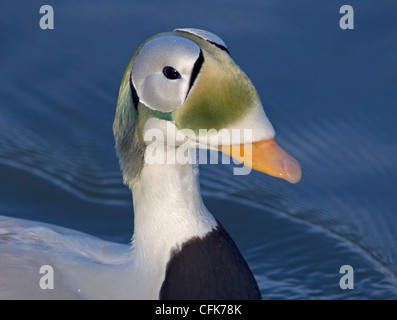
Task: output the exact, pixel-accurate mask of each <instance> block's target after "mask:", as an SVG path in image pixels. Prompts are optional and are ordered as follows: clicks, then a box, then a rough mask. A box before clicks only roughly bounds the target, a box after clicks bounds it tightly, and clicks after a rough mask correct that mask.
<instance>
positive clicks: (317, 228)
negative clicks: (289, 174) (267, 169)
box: [0, 0, 397, 299]
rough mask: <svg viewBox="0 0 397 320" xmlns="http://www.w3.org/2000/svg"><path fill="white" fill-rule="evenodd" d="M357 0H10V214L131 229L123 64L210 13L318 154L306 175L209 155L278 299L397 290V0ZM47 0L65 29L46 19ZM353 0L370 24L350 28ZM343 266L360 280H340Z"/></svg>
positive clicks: (212, 24) (280, 112)
mask: <svg viewBox="0 0 397 320" xmlns="http://www.w3.org/2000/svg"><path fill="white" fill-rule="evenodd" d="M347 2H348V3H347ZM347 2H346V1H327V2H326V1H315V0H305V1H299V2H298V1H295V2H292V1H286V0H277V1H275V0H273V1H263V0H255V1H248V2H247V1H236V0H233V1H232V0H227V1H226V0H221V1H207V0H202V1H199V2H195V4H194V5H193V4H192V2H190V1H181V0H175V1H146V0H145V1H144V0H141V1H137V0H134V1H127V0H123V1H116V2H109V1H104V0H98V1H95V3H94V2H88V1H72V0H71V1H67V2H66V1H63V2H59V1H46V2H45V3H44V2H42V1H36V0H23V1H18V2H11V1H8V2H6V1H2V2H0V57H1V59H0V215H6V216H11V217H19V218H25V219H30V220H37V221H43V222H48V223H53V224H57V225H61V226H65V227H69V228H73V229H76V230H80V231H83V232H87V233H90V234H93V235H96V236H98V237H100V238H103V239H107V240H112V241H116V242H122V243H128V242H129V240H130V237H131V235H132V230H133V216H132V214H133V210H132V203H131V194H130V192H129V190H128V189H127V188H125V187H124V186H123V184H122V178H121V175H120V171H119V166H118V160H117V157H116V155H115V151H114V141H113V134H112V122H113V117H114V112H115V105H116V100H117V95H118V89H119V85H120V81H121V77H122V75H123V72H124V69H125V67H126V65H127V63H128V61H129V60H130V58H131V56H132V54H133V53H134V51H135V50H136V48H137V47H138V46H139V45H140V44H141V43H142V42H143V41H144V40H146V39H147V38H148V37H150V36H152V35H154V34H156V33H159V32H163V31H169V30H173V29H174V28H177V27H196V28H203V29H206V30H209V31H212V32H214V33H216V34H218V35H219V36H221V37H222V38H223V40H225V42H226V43H227V45H228V48H229V49H230V51H231V54H232V56H233V58H234V59H235V61H236V62H237V63H238V64H239V65H240V66H241V68H242V69H243V70H244V71H245V72H246V73H247V74H248V75H249V77H250V78H251V80H252V81H253V83H254V85H255V86H256V88H257V90H258V92H259V94H260V96H261V98H262V101H263V104H264V106H265V110H266V113H267V114H268V116H269V118H270V120H271V121H272V123H273V125H274V126H275V129H276V131H277V139H278V141H279V143H280V145H282V146H283V147H284V148H285V149H286V150H288V152H289V153H291V154H292V155H294V157H296V158H297V159H298V160H299V162H300V163H301V165H302V169H303V180H302V181H301V182H300V183H299V184H297V185H290V184H288V183H287V182H285V181H279V180H277V179H274V178H271V177H268V176H265V175H263V174H261V173H257V172H253V173H252V174H250V175H249V176H233V174H232V167H230V166H226V165H202V166H201V167H200V169H201V185H202V193H203V195H204V200H205V202H206V204H207V206H208V208H209V209H210V211H211V212H212V213H213V214H214V215H215V216H216V217H217V218H218V219H219V220H220V221H222V223H223V224H224V226H225V227H226V229H227V230H228V231H229V232H230V234H231V235H232V236H233V238H234V239H235V241H236V243H237V244H238V246H239V247H240V249H241V250H242V252H243V254H244V256H245V257H246V259H247V261H248V263H249V265H250V266H251V268H252V270H253V271H254V274H255V277H256V278H257V280H258V283H259V286H260V289H261V292H262V295H263V298H265V299H396V298H397V210H396V209H397V186H396V181H397V180H396V178H397V161H396V159H397V126H396V123H397V105H396V101H397V55H396V50H397V19H396V14H397V4H396V3H395V1H393V0H390V1H388V0H383V1H382V2H380V1H370V0H360V1H358V0H349V1H347ZM43 4H50V5H52V6H53V7H54V11H55V29H54V30H41V29H40V27H39V19H40V17H41V16H40V14H39V8H40V7H41V6H42V5H43ZM344 4H350V5H351V6H353V8H354V12H355V29H354V30H345V31H343V30H341V29H340V28H339V19H340V17H341V15H340V14H339V8H340V7H341V6H342V5H344ZM343 265H351V266H352V267H353V268H354V271H355V277H354V280H355V287H354V290H341V288H340V287H339V280H340V278H341V276H342V275H341V274H339V269H340V267H341V266H343ZM0 272H1V270H0Z"/></svg>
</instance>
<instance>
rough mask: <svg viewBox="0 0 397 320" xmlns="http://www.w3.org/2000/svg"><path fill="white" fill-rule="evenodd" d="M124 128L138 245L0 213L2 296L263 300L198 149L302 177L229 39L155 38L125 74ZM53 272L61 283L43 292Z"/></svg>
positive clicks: (119, 149) (187, 33)
mask: <svg viewBox="0 0 397 320" xmlns="http://www.w3.org/2000/svg"><path fill="white" fill-rule="evenodd" d="M113 132H114V137H115V148H116V153H117V155H118V158H119V163H120V168H121V172H122V176H123V182H124V184H125V185H126V186H127V187H128V188H130V189H131V191H132V197H133V207H134V232H133V237H132V240H131V243H130V244H129V245H127V244H119V243H113V242H109V241H105V240H101V239H99V238H96V237H94V236H91V235H88V234H84V233H81V232H77V231H74V230H70V229H66V228H62V227H59V226H55V225H49V224H44V223H38V222H33V221H27V220H22V219H14V218H9V217H4V216H3V217H0V257H1V259H0V299H2V298H3V299H4V298H6V299H7V298H12V299H31V298H33V299H38V298H40V299H41V298H42V299H58V298H60V299H65V298H67V299H139V300H179V299H183V300H236V299H238V300H260V299H261V292H260V290H259V287H258V284H257V282H256V280H255V277H254V275H253V273H252V271H251V269H250V267H249V266H248V264H247V262H246V260H245V259H244V257H243V255H242V253H241V252H240V250H239V249H238V247H237V245H236V243H235V242H234V241H233V239H232V238H231V236H230V235H229V234H228V232H227V231H226V230H225V228H224V227H223V226H222V224H221V222H220V221H218V220H217V219H216V218H215V217H214V216H213V215H212V214H211V213H210V212H209V211H208V209H207V208H206V206H205V204H204V202H203V199H202V196H201V192H200V185H199V170H198V166H199V164H200V162H199V161H197V160H198V159H197V158H198V156H197V153H195V152H194V151H195V150H199V149H204V150H210V151H211V152H213V153H217V154H222V153H223V154H225V155H227V156H230V157H231V158H232V159H235V160H236V161H237V163H242V164H243V168H248V169H249V170H251V169H252V170H256V171H260V172H263V173H266V174H268V175H270V176H273V177H277V178H281V179H284V180H286V181H288V182H290V183H297V182H298V181H299V180H300V179H301V176H302V173H301V167H300V165H299V163H298V162H297V161H296V160H295V159H294V158H293V157H292V156H290V155H289V154H288V153H287V152H286V151H284V149H282V148H281V147H280V146H279V145H278V144H277V142H276V140H275V130H274V128H273V126H272V124H271V123H270V121H269V119H268V117H267V115H266V113H265V111H264V108H263V105H262V103H261V100H260V98H259V95H258V93H257V90H256V89H255V87H254V85H253V84H252V82H251V81H250V79H249V78H248V76H247V75H246V74H245V73H244V72H243V71H242V70H241V69H240V67H239V66H238V65H237V64H236V63H235V62H234V60H233V59H232V57H231V54H230V52H229V49H228V48H227V46H226V44H225V42H224V41H223V40H222V39H221V38H220V37H219V36H217V35H215V34H214V33H212V32H209V31H206V30H202V29H196V28H179V29H175V30H173V31H170V32H164V33H160V34H157V35H155V36H153V37H151V38H149V39H148V40H146V41H145V42H144V43H143V44H142V45H141V46H140V47H139V48H138V50H137V51H136V52H135V54H134V55H133V57H132V59H131V60H130V62H129V64H128V66H127V68H126V70H125V73H124V75H123V77H122V81H121V85H120V90H119V96H118V100H117V107H116V112H115V118H114V123H113ZM236 169H241V167H238V168H236ZM234 174H241V172H240V173H239V172H235V171H234ZM243 174H246V173H243ZM43 266H49V267H50V269H49V270H51V272H52V273H51V274H42V273H40V272H41V271H40V270H42V267H43ZM50 275H51V276H52V277H53V281H54V287H53V288H50V289H49V290H44V289H43V288H42V287H41V286H39V283H40V281H42V280H43V277H44V276H50Z"/></svg>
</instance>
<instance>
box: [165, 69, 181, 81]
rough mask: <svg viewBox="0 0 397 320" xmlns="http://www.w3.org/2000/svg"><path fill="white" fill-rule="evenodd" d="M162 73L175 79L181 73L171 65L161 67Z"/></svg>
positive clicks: (179, 76) (168, 77)
mask: <svg viewBox="0 0 397 320" xmlns="http://www.w3.org/2000/svg"><path fill="white" fill-rule="evenodd" d="M163 74H164V76H165V77H166V78H167V79H170V80H176V79H180V78H181V74H180V73H179V72H178V71H176V70H175V69H174V68H173V67H165V68H164V69H163Z"/></svg>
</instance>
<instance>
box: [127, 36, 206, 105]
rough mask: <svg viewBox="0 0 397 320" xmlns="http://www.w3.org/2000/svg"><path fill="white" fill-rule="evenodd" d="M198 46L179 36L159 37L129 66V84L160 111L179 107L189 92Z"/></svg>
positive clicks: (143, 99) (140, 98) (198, 51)
mask: <svg viewBox="0 0 397 320" xmlns="http://www.w3.org/2000/svg"><path fill="white" fill-rule="evenodd" d="M199 56H200V47H199V46H198V45H197V44H196V43H194V42H193V41H191V40H189V39H186V38H182V37H178V36H162V37H159V38H155V39H153V40H151V41H149V42H148V43H147V44H145V46H144V47H143V48H142V49H141V50H140V52H139V53H138V55H137V57H136V58H135V61H134V64H133V66H132V72H131V81H132V84H133V86H134V88H135V90H136V92H137V95H138V97H139V100H140V101H141V102H142V103H144V104H145V105H146V106H147V107H149V108H151V109H154V110H158V111H161V112H170V111H173V110H175V109H178V108H180V107H181V106H182V105H183V103H184V101H185V99H186V96H187V93H188V91H189V84H190V79H191V76H192V72H193V68H194V64H195V62H196V61H197V59H198V58H199Z"/></svg>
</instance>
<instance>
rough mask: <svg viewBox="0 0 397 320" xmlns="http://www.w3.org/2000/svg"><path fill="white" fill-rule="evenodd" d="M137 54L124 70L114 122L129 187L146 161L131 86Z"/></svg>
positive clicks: (117, 148) (122, 164) (121, 164)
mask: <svg viewBox="0 0 397 320" xmlns="http://www.w3.org/2000/svg"><path fill="white" fill-rule="evenodd" d="M135 56H136V54H135V55H134V56H133V57H132V59H131V61H130V63H129V64H128V66H127V69H126V70H125V72H124V75H123V79H122V81H121V85H120V91H119V97H118V100H117V109H116V116H115V119H114V122H113V133H114V137H115V141H116V151H117V155H118V157H119V162H120V167H121V170H122V173H123V180H124V183H125V184H127V185H129V187H132V185H133V184H135V183H136V181H137V179H138V177H139V175H140V172H141V170H142V167H143V161H144V148H143V146H142V144H141V143H140V139H139V134H138V125H137V123H138V113H137V108H136V106H135V105H134V102H133V100H132V94H131V87H130V75H131V69H132V64H133V62H134V60H135Z"/></svg>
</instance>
